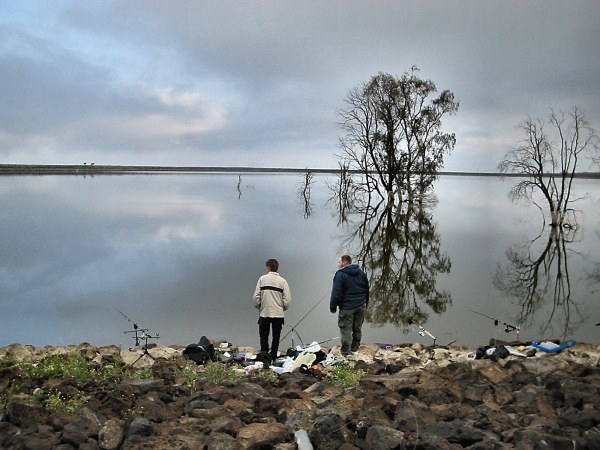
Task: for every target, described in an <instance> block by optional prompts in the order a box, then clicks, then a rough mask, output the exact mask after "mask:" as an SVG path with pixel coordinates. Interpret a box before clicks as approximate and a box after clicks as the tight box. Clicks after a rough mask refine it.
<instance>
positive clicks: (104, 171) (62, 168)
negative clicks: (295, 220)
mask: <svg viewBox="0 0 600 450" xmlns="http://www.w3.org/2000/svg"><path fill="white" fill-rule="evenodd" d="M307 172H309V173H314V174H317V173H320V174H339V173H340V172H341V170H340V169H330V168H308V167H305V168H292V167H231V166H143V165H131V166H130V165H127V166H120V165H101V164H94V163H92V164H0V175H119V174H151V173H152V174H175V173H179V174H183V173H188V174H190V173H198V174H200V173H271V174H278V173H307ZM350 172H353V173H359V171H350ZM438 175H445V176H448V175H450V176H471V177H524V176H526V175H521V174H513V173H499V172H458V171H440V172H438ZM575 177H577V178H592V179H597V178H600V172H580V173H576V174H575Z"/></svg>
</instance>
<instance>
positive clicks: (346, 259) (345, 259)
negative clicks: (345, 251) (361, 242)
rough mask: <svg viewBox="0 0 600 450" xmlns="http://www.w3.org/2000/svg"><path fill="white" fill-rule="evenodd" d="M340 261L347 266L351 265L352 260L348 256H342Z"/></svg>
mask: <svg viewBox="0 0 600 450" xmlns="http://www.w3.org/2000/svg"><path fill="white" fill-rule="evenodd" d="M340 259H341V260H342V261H344V262H346V263H347V264H352V258H351V257H350V255H342V256H341V257H340Z"/></svg>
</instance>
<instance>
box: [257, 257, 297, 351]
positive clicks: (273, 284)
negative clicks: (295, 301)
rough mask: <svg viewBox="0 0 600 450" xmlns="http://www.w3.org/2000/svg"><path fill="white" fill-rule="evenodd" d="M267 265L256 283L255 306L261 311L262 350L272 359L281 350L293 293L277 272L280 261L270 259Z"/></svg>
mask: <svg viewBox="0 0 600 450" xmlns="http://www.w3.org/2000/svg"><path fill="white" fill-rule="evenodd" d="M265 265H266V266H267V269H268V272H267V273H266V274H265V275H263V276H261V277H260V278H259V279H258V282H257V283H256V289H255V290H254V306H255V307H256V308H258V310H259V311H260V313H259V317H258V335H259V338H260V351H261V352H268V353H269V354H270V355H271V360H275V359H276V358H277V351H278V350H279V338H280V336H281V328H282V327H283V320H284V311H287V309H288V308H289V307H290V302H291V300H292V295H291V293H290V288H289V286H288V283H287V281H286V280H285V278H283V277H282V276H281V275H279V273H277V271H278V270H279V262H278V261H277V260H276V259H268V260H267V262H266V263H265ZM271 329H272V331H273V338H272V341H271V347H270V348H269V331H270V330H271Z"/></svg>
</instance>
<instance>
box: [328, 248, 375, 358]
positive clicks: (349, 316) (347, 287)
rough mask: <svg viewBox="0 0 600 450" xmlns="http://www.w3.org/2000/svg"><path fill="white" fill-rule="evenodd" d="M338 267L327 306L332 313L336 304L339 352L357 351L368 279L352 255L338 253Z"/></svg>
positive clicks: (367, 292)
mask: <svg viewBox="0 0 600 450" xmlns="http://www.w3.org/2000/svg"><path fill="white" fill-rule="evenodd" d="M338 267H339V269H338V271H337V272H336V273H335V275H334V277H333V287H332V289H331V299H330V300H329V310H330V311H331V312H332V313H333V314H335V312H336V310H337V308H339V309H340V312H339V314H338V326H339V327H340V335H341V340H342V355H343V356H347V355H349V354H350V352H356V351H358V347H359V346H360V340H361V338H362V324H363V322H364V320H365V310H366V309H367V305H368V304H369V279H368V278H367V276H366V275H365V273H364V272H363V271H362V270H361V268H360V267H358V265H357V264H352V258H350V256H348V255H342V256H341V257H340V260H339V261H338Z"/></svg>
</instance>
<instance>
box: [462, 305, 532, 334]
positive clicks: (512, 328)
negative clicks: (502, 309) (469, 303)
mask: <svg viewBox="0 0 600 450" xmlns="http://www.w3.org/2000/svg"><path fill="white" fill-rule="evenodd" d="M469 311H471V312H472V313H475V314H479V315H480V316H483V317H487V318H488V319H490V320H493V321H494V325H495V326H498V325H499V324H502V325H504V332H505V333H510V332H511V331H516V332H517V341H518V340H519V331H521V328H520V327H518V326H516V325H511V324H510V323H507V322H504V321H502V320H500V319H496V318H494V317H490V316H488V315H486V314H483V313H480V312H477V311H473V310H472V309H469Z"/></svg>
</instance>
